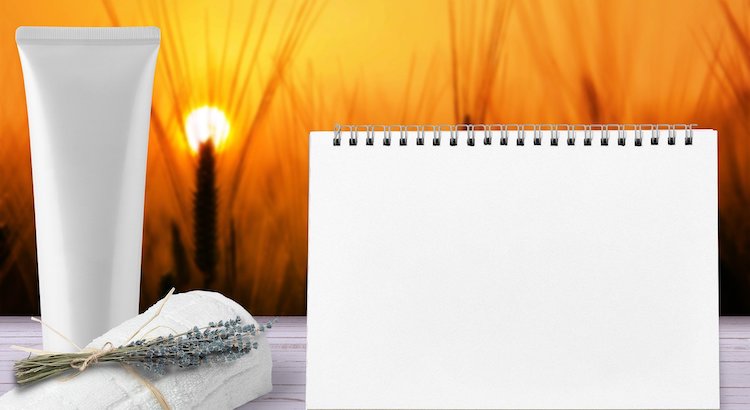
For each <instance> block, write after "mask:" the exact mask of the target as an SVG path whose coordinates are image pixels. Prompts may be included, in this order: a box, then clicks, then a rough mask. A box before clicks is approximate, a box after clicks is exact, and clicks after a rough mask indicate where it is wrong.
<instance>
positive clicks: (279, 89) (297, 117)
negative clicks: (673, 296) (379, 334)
mask: <svg viewBox="0 0 750 410" xmlns="http://www.w3.org/2000/svg"><path fill="white" fill-rule="evenodd" d="M20 25H63V26H107V25H115V26H117V25H156V26H159V27H160V28H161V30H162V48H161V51H160V55H159V62H158V65H157V71H156V80H155V86H154V102H153V112H152V123H151V135H150V143H149V144H150V145H149V159H148V173H147V184H146V213H145V222H144V242H143V245H144V249H143V271H142V274H143V276H142V277H143V279H142V297H141V305H142V307H146V306H149V305H151V304H152V303H153V302H154V301H156V300H157V299H158V298H159V297H161V295H162V292H163V288H164V286H165V284H169V283H174V284H176V285H177V287H178V290H188V289H191V288H199V287H204V286H205V285H206V283H205V280H204V279H205V278H204V275H203V273H202V272H201V271H200V269H198V268H197V267H196V266H195V260H194V256H193V254H194V253H195V249H196V244H195V243H194V242H195V240H194V238H193V232H194V231H195V226H194V220H195V218H194V207H193V201H194V194H195V192H196V180H195V173H196V171H195V170H196V166H197V162H198V159H197V156H196V153H195V151H194V150H192V149H191V148H190V147H189V144H188V141H187V139H186V134H185V119H186V117H187V115H188V114H189V113H190V112H191V111H192V110H193V109H195V108H197V107H201V106H204V105H211V106H215V107H218V108H220V109H221V110H223V111H224V112H225V113H226V114H227V117H228V119H229V122H230V124H231V132H230V135H229V137H228V139H227V141H226V143H224V144H223V145H222V146H221V147H220V148H219V147H217V150H216V153H215V156H216V158H215V181H216V187H217V191H216V192H217V199H216V209H215V212H216V248H217V255H216V258H217V263H216V268H215V272H212V277H211V281H210V283H209V284H208V286H209V287H210V288H213V289H216V290H219V291H221V292H223V293H225V294H227V295H228V296H230V297H232V298H234V299H235V300H237V301H239V302H240V303H242V304H244V305H245V306H246V307H248V308H249V309H250V311H251V312H252V313H253V314H260V315H271V314H279V315H285V314H304V313H305V289H306V281H305V276H306V263H307V236H306V229H307V134H308V132H309V130H314V129H331V128H332V126H333V124H335V123H337V122H340V123H364V124H368V123H453V122H467V121H471V122H475V123H480V122H489V123H498V122H510V123H519V122H520V123H527V122H528V123H557V122H561V123H564V122H574V123H586V122H594V123H617V122H624V123H633V122H642V123H665V122H677V123H685V122H697V123H699V124H700V125H701V126H702V127H712V128H716V129H718V130H719V135H720V146H719V150H720V158H719V164H720V165H719V167H720V169H719V174H720V176H719V179H720V180H719V186H720V193H719V194H720V203H719V206H720V215H719V221H720V254H721V261H720V266H721V283H722V300H721V304H722V306H721V307H722V313H723V314H750V173H749V172H748V171H750V162H749V161H750V141H749V140H748V138H749V137H750V1H748V0H727V1H705V0H661V1H650V0H609V1H605V0H599V1H595V0H580V1H569V0H556V1H555V0H546V1H545V0H528V1H503V0H497V1H485V0H467V1H449V0H448V1H440V0H412V1H397V0H359V1H347V0H330V1H306V0H276V1H273V0H247V1H239V0H237V1H231V0H212V1H208V0H193V1H176V0H175V1H167V0H154V1H144V0H140V1H124V0H122V1H121V0H74V1H66V2H58V1H53V0H30V1H24V2H15V1H9V0H3V1H2V2H0V78H1V79H2V80H0V81H1V82H0V84H2V88H1V89H2V92H1V93H0V314H29V313H37V312H38V310H39V306H38V291H37V285H36V282H37V277H36V260H35V243H34V214H33V199H32V191H31V169H30V159H29V145H28V144H29V143H28V125H27V117H26V107H25V97H24V90H23V79H22V76H21V68H20V63H19V59H18V54H17V50H16V46H15V41H14V31H15V29H16V27H17V26H20ZM654 251H655V252H658V250H656V249H655V250H654Z"/></svg>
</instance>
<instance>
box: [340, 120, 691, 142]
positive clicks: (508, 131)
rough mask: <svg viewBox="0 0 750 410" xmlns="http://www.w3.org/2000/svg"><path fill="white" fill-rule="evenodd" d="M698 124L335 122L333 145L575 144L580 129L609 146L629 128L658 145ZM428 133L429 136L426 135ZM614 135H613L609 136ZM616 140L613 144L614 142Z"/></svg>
mask: <svg viewBox="0 0 750 410" xmlns="http://www.w3.org/2000/svg"><path fill="white" fill-rule="evenodd" d="M695 126H697V124H451V125H448V124H434V125H433V124H428V125H338V124H337V125H336V126H335V127H334V130H333V135H334V136H333V145H335V146H340V145H342V144H341V141H342V139H343V138H344V137H348V138H346V139H347V140H348V141H349V145H357V144H358V143H359V140H360V136H364V139H365V144H366V145H375V134H376V133H382V135H383V145H386V146H389V145H391V142H392V141H393V138H394V137H396V138H398V145H399V146H405V145H408V144H409V134H410V133H415V134H416V144H417V145H426V144H425V141H427V140H428V139H431V140H432V145H434V146H438V145H440V144H441V142H442V140H443V135H444V134H445V135H446V136H447V137H448V144H449V145H451V146H456V145H458V144H459V136H463V135H464V134H465V136H466V138H465V142H466V144H467V145H469V146H474V145H476V144H477V137H479V141H481V142H482V143H483V144H484V145H493V144H494V143H495V142H494V141H495V137H498V140H499V145H508V144H509V142H508V141H509V140H510V136H511V135H513V136H514V137H515V144H516V145H525V144H526V139H527V136H531V138H530V139H531V143H532V144H533V145H543V143H544V141H543V139H544V136H545V135H547V134H549V144H550V145H552V146H557V145H559V144H560V136H561V135H562V136H563V140H564V141H565V142H566V143H567V145H576V137H577V136H576V133H579V132H582V134H583V145H586V146H590V145H593V144H594V141H595V140H598V143H599V145H602V146H608V145H610V141H611V140H612V141H615V142H616V144H617V145H618V146H625V145H626V144H627V132H628V131H632V132H633V135H634V141H633V143H634V145H635V146H637V147H640V146H643V145H644V144H643V137H644V135H645V136H647V137H648V140H649V141H650V143H651V145H659V141H660V140H661V136H662V135H663V134H664V133H666V136H667V144H668V145H676V144H677V139H678V133H679V134H682V136H683V138H684V143H685V145H692V143H693V127H695ZM429 137H431V138H429ZM612 137H614V139H613V138H612ZM615 142H613V143H612V144H613V145H614V144H615Z"/></svg>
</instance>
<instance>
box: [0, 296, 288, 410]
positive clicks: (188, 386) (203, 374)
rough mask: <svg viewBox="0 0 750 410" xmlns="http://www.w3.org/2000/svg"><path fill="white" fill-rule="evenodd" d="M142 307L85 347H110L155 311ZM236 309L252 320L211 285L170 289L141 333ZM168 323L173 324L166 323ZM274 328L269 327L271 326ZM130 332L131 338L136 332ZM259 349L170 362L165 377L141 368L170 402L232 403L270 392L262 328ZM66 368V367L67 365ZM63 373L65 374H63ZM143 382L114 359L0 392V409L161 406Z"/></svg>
mask: <svg viewBox="0 0 750 410" xmlns="http://www.w3.org/2000/svg"><path fill="white" fill-rule="evenodd" d="M158 305H159V303H157V304H156V305H154V306H151V307H150V308H149V309H148V310H147V311H146V312H144V313H142V314H140V315H138V316H136V317H134V318H132V319H130V320H127V321H125V322H123V323H122V324H120V325H119V326H117V327H115V328H114V329H111V330H110V331H108V332H107V333H105V334H104V335H102V336H100V337H98V338H96V339H94V340H93V341H92V342H91V343H89V344H88V346H86V347H91V348H97V349H99V348H102V346H104V344H105V343H107V342H112V344H114V345H115V346H119V345H122V344H125V342H126V341H127V339H128V338H129V337H130V336H131V335H132V334H133V332H135V331H136V330H137V329H138V328H140V327H141V326H142V325H143V324H144V323H145V322H146V321H148V320H149V319H150V318H151V317H152V316H153V315H154V314H155V312H156V309H157V308H158ZM237 316H239V317H240V318H242V323H244V324H255V325H256V326H257V325H258V323H257V322H256V321H255V319H253V317H252V316H251V315H250V313H248V312H247V311H246V310H245V309H243V308H242V306H240V305H238V304H237V303H236V302H234V301H233V300H231V299H229V298H227V297H225V296H223V295H221V294H220V293H215V292H205V291H192V292H186V293H179V294H174V295H172V296H171V297H170V298H169V299H168V300H167V302H166V304H165V305H164V308H163V309H162V311H161V314H160V315H159V316H158V317H157V318H156V319H154V320H153V321H152V322H151V323H150V324H149V325H147V326H146V327H145V328H144V330H143V331H141V332H140V335H143V334H144V333H145V332H147V331H149V330H151V329H154V328H156V330H153V331H150V332H149V333H148V336H147V337H148V338H152V337H156V336H160V335H161V336H166V335H168V334H169V333H174V331H177V332H180V333H181V332H184V331H186V330H188V329H191V328H192V327H193V326H199V327H202V326H206V325H208V323H209V322H218V321H219V320H227V319H232V318H235V317H237ZM157 326H168V327H169V328H171V329H173V330H170V329H168V328H166V327H159V328H157ZM271 331H273V330H271ZM139 338H140V337H139V336H136V339H139ZM257 341H258V349H257V350H255V349H254V350H252V351H251V352H250V353H248V354H246V355H244V356H242V357H241V358H239V359H237V360H235V361H232V362H228V363H217V364H213V363H206V364H202V365H200V366H197V367H195V368H191V369H173V370H171V371H168V373H167V374H166V375H164V376H154V375H150V374H148V373H147V372H145V371H141V372H140V373H141V374H142V375H144V376H146V377H147V378H148V380H149V381H150V382H151V383H152V384H153V385H154V386H155V387H156V388H157V389H159V391H161V393H162V395H163V396H164V398H165V399H166V401H167V403H168V404H169V406H170V407H171V408H172V409H233V408H235V407H238V406H241V405H242V404H244V403H247V402H248V401H250V400H253V399H255V398H257V397H259V396H262V395H264V394H266V393H268V392H270V391H271V389H272V386H271V367H272V363H271V350H270V348H269V346H268V341H267V340H266V338H265V336H263V335H262V334H261V335H260V336H258V340H257ZM71 374H73V373H72V372H71ZM66 379H67V380H66ZM160 408H161V407H160V406H159V403H158V402H157V400H156V399H155V398H154V395H153V394H152V393H151V392H150V391H149V390H148V388H147V387H146V386H145V385H144V384H143V383H142V382H141V381H139V380H138V379H137V378H136V377H135V376H133V375H132V374H130V373H129V372H128V371H127V370H125V369H124V368H122V366H120V365H118V364H112V363H107V364H97V365H94V366H92V367H90V368H89V369H86V370H85V371H84V372H82V373H80V374H78V375H76V376H75V377H73V378H67V377H66V376H65V375H63V376H62V377H58V378H56V379H52V380H47V381H42V382H39V383H35V384H33V385H30V386H24V387H17V388H15V389H14V390H12V391H10V392H8V393H6V394H5V395H3V396H2V397H0V409H160Z"/></svg>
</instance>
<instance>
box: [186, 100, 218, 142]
mask: <svg viewBox="0 0 750 410" xmlns="http://www.w3.org/2000/svg"><path fill="white" fill-rule="evenodd" d="M185 133H186V134H187V140H188V144H190V148H191V149H192V150H193V151H194V152H198V149H199V148H200V145H201V144H202V143H204V142H206V141H208V140H209V139H210V140H211V142H213V144H214V147H215V148H217V149H219V148H221V146H222V145H223V144H224V142H225V141H226V139H227V137H228V136H229V120H227V116H226V114H224V111H222V110H220V109H218V108H216V107H211V106H209V105H204V106H202V107H200V108H196V109H194V110H193V111H191V112H190V114H189V115H188V116H187V119H186V120H185Z"/></svg>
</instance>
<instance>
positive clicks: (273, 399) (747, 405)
mask: <svg viewBox="0 0 750 410" xmlns="http://www.w3.org/2000/svg"><path fill="white" fill-rule="evenodd" d="M270 319H272V318H270V317H259V318H258V320H259V321H266V320H270ZM720 324H721V328H720V346H721V355H720V357H721V366H720V368H721V386H722V387H721V408H722V409H723V410H724V409H728V410H747V409H750V317H722V318H721V321H720ZM306 330H307V325H306V321H305V318H304V317H282V318H279V322H278V323H277V324H276V325H274V327H273V328H272V329H271V330H270V331H269V333H268V335H267V336H268V340H269V343H270V345H271V350H272V354H273V361H274V374H273V383H274V389H273V392H271V393H269V394H267V395H265V396H263V397H261V398H259V399H257V400H255V401H253V402H251V403H248V404H246V405H244V406H242V407H241V409H242V410H269V409H273V410H302V409H304V408H305V364H306V362H305V350H306V347H307V343H306ZM27 342H28V343H27ZM11 344H19V345H24V346H32V347H37V348H41V330H40V328H39V324H38V323H34V322H31V321H29V319H28V318H27V317H17V316H0V394H3V393H5V392H6V391H8V390H10V389H12V388H13V387H15V384H14V378H13V371H12V369H13V363H14V362H15V360H18V359H20V358H23V357H25V356H26V353H23V352H17V351H12V350H9V347H10V345H11Z"/></svg>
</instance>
